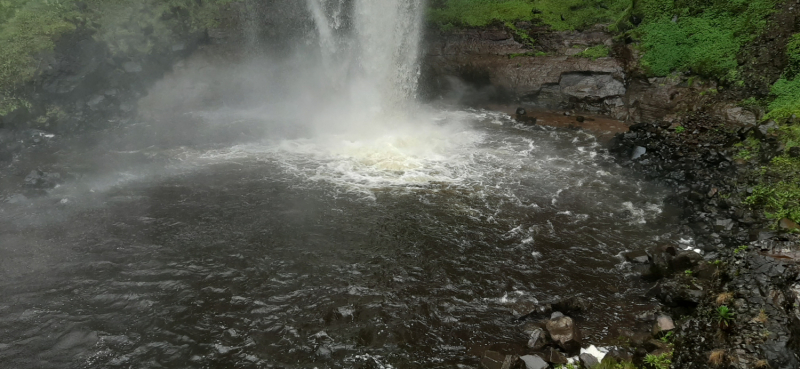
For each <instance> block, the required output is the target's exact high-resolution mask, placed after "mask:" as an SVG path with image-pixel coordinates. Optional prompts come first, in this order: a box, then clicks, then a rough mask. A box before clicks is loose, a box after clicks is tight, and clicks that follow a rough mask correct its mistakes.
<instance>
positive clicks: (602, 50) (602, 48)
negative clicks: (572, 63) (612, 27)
mask: <svg viewBox="0 0 800 369" xmlns="http://www.w3.org/2000/svg"><path fill="white" fill-rule="evenodd" d="M610 53H611V50H609V48H608V46H606V45H597V46H592V47H590V48H588V49H586V50H584V51H582V52H581V53H580V54H578V55H577V56H579V57H582V58H589V59H592V60H595V59H597V58H605V57H607V56H608V55H609V54H610Z"/></svg>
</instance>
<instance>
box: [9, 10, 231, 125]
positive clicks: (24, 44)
mask: <svg viewBox="0 0 800 369" xmlns="http://www.w3.org/2000/svg"><path fill="white" fill-rule="evenodd" d="M231 1H232V0H206V1H202V2H201V1H195V0H143V1H136V0H87V1H77V0H60V1H59V0H2V1H0V45H3V46H2V47H0V115H5V114H7V113H9V112H11V111H13V110H15V109H17V108H20V107H27V108H29V107H30V103H29V102H28V101H27V100H26V99H25V98H24V97H22V95H23V94H20V90H21V89H22V88H23V87H24V85H25V84H26V83H27V82H29V81H31V80H32V79H33V78H34V77H35V75H36V73H37V70H38V68H39V67H40V62H39V61H40V60H41V57H42V55H43V54H45V53H47V52H49V51H51V50H53V48H54V47H55V43H56V42H57V41H58V40H59V38H61V37H62V36H64V35H66V34H68V33H70V32H73V31H75V30H76V29H77V28H79V27H81V28H85V29H87V30H90V31H93V32H94V37H95V38H96V39H97V40H100V41H104V42H106V43H107V44H108V46H109V48H110V49H111V50H112V52H114V53H115V54H118V55H128V56H130V55H135V54H147V53H150V52H152V51H153V47H155V45H159V44H166V45H169V44H170V43H171V42H174V41H176V40H178V36H177V34H178V33H179V32H186V31H197V30H200V29H203V28H204V27H208V26H210V25H212V24H213V22H214V14H215V13H216V12H217V11H218V10H219V7H220V6H221V5H224V4H227V3H229V2H231ZM177 15H179V16H177Z"/></svg>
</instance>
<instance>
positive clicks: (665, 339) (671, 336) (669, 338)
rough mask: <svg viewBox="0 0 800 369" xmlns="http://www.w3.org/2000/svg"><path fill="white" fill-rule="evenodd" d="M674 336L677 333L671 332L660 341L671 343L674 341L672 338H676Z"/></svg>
mask: <svg viewBox="0 0 800 369" xmlns="http://www.w3.org/2000/svg"><path fill="white" fill-rule="evenodd" d="M674 336H675V332H673V331H669V332H667V333H666V334H665V335H664V336H663V337H661V338H659V339H660V340H661V342H664V343H670V342H671V341H672V338H674Z"/></svg>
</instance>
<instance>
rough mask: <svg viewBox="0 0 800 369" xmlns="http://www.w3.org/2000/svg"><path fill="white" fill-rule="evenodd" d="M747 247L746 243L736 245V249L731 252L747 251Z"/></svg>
mask: <svg viewBox="0 0 800 369" xmlns="http://www.w3.org/2000/svg"><path fill="white" fill-rule="evenodd" d="M747 248H748V247H747V245H741V246H739V247H737V248H736V249H734V250H733V253H734V254H739V253H740V252H745V251H747Z"/></svg>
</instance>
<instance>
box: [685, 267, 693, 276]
mask: <svg viewBox="0 0 800 369" xmlns="http://www.w3.org/2000/svg"><path fill="white" fill-rule="evenodd" d="M683 274H684V275H686V276H687V277H691V276H692V271H691V270H690V269H686V270H684V271H683Z"/></svg>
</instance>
